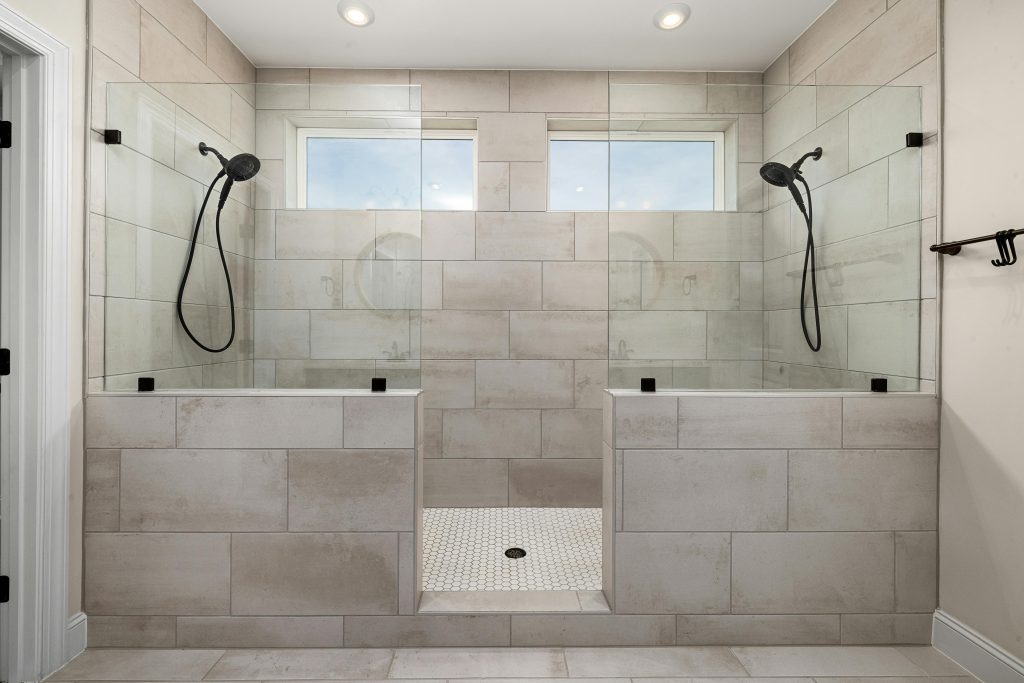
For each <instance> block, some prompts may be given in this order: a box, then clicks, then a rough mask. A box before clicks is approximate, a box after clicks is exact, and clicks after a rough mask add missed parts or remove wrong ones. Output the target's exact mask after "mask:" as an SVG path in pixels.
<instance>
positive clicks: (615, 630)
mask: <svg viewBox="0 0 1024 683" xmlns="http://www.w3.org/2000/svg"><path fill="white" fill-rule="evenodd" d="M673 619H674V618H673V617H671V616H668V615H665V616H632V615H603V614H601V615H597V614H573V615H553V614H549V615H525V614H524V615H512V645H526V646H545V645H546V646H563V647H569V646H577V647H592V646H614V645H620V646H627V645H673V644H674V636H675V624H674V623H673Z"/></svg>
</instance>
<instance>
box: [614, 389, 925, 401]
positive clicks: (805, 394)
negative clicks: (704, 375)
mask: <svg viewBox="0 0 1024 683" xmlns="http://www.w3.org/2000/svg"><path fill="white" fill-rule="evenodd" d="M605 392H607V393H608V394H611V395H612V396H614V397H615V398H623V397H635V396H645V397H657V396H671V397H677V398H695V397H705V398H867V397H872V398H875V397H877V398H879V399H886V398H911V397H916V398H935V397H936V394H935V393H933V392H925V391H892V392H888V393H875V392H872V391H716V390H687V389H665V390H662V389H659V390H658V391H656V392H645V391H640V390H639V389H605Z"/></svg>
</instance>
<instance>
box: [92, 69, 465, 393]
mask: <svg viewBox="0 0 1024 683" xmlns="http://www.w3.org/2000/svg"><path fill="white" fill-rule="evenodd" d="M419 103H420V95H419V88H418V87H417V86H407V85H398V86H396V85H309V84H301V85H291V84H262V83H257V84H240V85H226V84H201V83H166V84H143V83H112V84H108V86H107V98H106V127H107V129H110V130H116V131H119V132H120V143H119V144H108V145H105V149H104V151H105V164H106V176H105V183H106V191H105V195H106V200H105V207H104V209H103V212H102V216H101V217H99V216H98V217H97V218H96V219H94V225H95V227H94V230H93V234H92V237H91V244H92V249H93V250H97V249H99V250H102V251H103V253H104V256H105V258H103V259H102V262H103V264H104V272H103V273H102V274H100V275H97V274H96V273H94V277H93V294H100V295H102V302H103V306H102V311H103V315H102V317H103V325H102V326H101V327H102V334H103V341H102V344H103V363H104V369H103V375H104V380H105V381H104V386H105V388H106V389H108V390H135V389H136V387H137V384H138V380H139V378H140V377H152V378H153V379H154V380H155V385H156V389H157V390H160V389H182V388H184V389H192V388H300V389H302V388H338V389H345V388H359V389H368V388H369V387H370V380H371V378H373V377H385V378H387V380H388V386H389V387H390V388H416V387H419V384H420V341H419V339H420V333H419V327H420V309H421V307H422V301H421V278H422V273H421V261H420V259H421V250H420V212H421V208H422V207H423V206H425V205H427V206H429V205H431V202H438V201H442V202H443V201H453V202H458V201H460V199H463V198H464V197H463V195H464V194H465V185H466V181H465V177H464V173H463V176H461V177H460V176H459V174H458V171H457V170H455V171H453V170H451V168H450V167H452V166H453V165H454V166H456V167H457V166H458V165H459V160H460V159H461V158H462V157H464V156H465V148H464V147H460V145H459V144H458V139H457V138H456V139H454V140H453V141H452V143H451V144H449V145H441V146H432V147H429V148H426V147H424V146H423V140H422V135H421V133H422V123H421V116H420V104H419ZM200 143H205V144H206V145H208V146H209V147H211V148H214V149H215V150H216V152H213V151H208V153H207V154H205V155H204V154H202V153H201V151H200ZM246 154H252V155H255V159H257V160H258V163H259V168H258V172H256V173H255V175H253V171H254V170H255V164H254V163H253V159H252V158H250V157H245V156H242V157H239V155H246ZM460 154H461V157H460ZM218 155H220V156H222V157H223V159H224V160H225V161H226V166H222V161H221V160H220V159H219V157H218ZM428 170H429V171H430V173H429V175H430V178H428V173H427V171H428ZM222 171H226V173H227V176H228V178H223V177H220V176H219V174H220V173H221V172H222ZM435 176H436V177H442V178H443V182H444V185H445V191H444V192H437V191H434V190H432V188H431V184H433V185H440V183H441V182H442V181H439V180H436V179H434V178H435ZM215 179H216V182H215ZM228 180H232V182H231V183H230V191H228V189H227V188H228V186H227V185H226V184H225V183H227V181H228ZM460 182H461V184H460ZM211 183H212V185H211ZM425 183H427V184H425ZM211 188H212V189H211ZM207 192H209V194H210V197H209V200H208V202H207V203H206V206H205V211H204V212H203V214H204V215H203V218H202V220H200V221H199V222H198V227H196V225H197V220H198V218H199V215H200V212H201V210H202V208H203V205H204V197H205V196H206V194H207ZM460 193H461V195H460ZM218 219H219V228H218ZM190 254H192V255H191V256H190ZM190 263H191V267H190V269H189V272H188V278H187V281H186V282H185V283H184V285H182V278H183V275H184V274H185V270H186V267H188V265H189V264H190ZM225 270H226V271H227V275H228V276H229V277H230V288H229V286H228V278H226V277H225ZM179 301H180V303H179ZM179 309H180V314H179ZM94 324H95V321H94ZM232 330H234V332H233V334H232ZM229 341H230V343H229ZM222 347H223V348H222Z"/></svg>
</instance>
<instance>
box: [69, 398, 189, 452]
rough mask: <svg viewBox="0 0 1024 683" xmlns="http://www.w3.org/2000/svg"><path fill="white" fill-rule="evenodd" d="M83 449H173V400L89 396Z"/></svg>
mask: <svg viewBox="0 0 1024 683" xmlns="http://www.w3.org/2000/svg"><path fill="white" fill-rule="evenodd" d="M85 446H86V448H174V399H173V398H164V397H156V396H144V397H135V396H90V397H89V398H88V400H87V401H86V407H85Z"/></svg>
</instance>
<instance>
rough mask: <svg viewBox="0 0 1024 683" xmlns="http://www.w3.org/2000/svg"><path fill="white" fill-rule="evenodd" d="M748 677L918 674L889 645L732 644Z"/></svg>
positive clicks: (909, 662)
mask: <svg viewBox="0 0 1024 683" xmlns="http://www.w3.org/2000/svg"><path fill="white" fill-rule="evenodd" d="M732 651H733V653H735V655H736V657H738V658H739V660H740V661H741V662H742V663H743V666H744V667H745V668H746V670H747V671H749V672H750V675H751V676H922V675H924V671H923V670H921V669H920V668H919V667H917V666H915V665H914V664H913V663H912V662H911V661H910V660H909V659H907V658H906V657H904V656H903V655H902V654H900V652H899V651H898V650H896V648H892V647H734V648H732Z"/></svg>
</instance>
